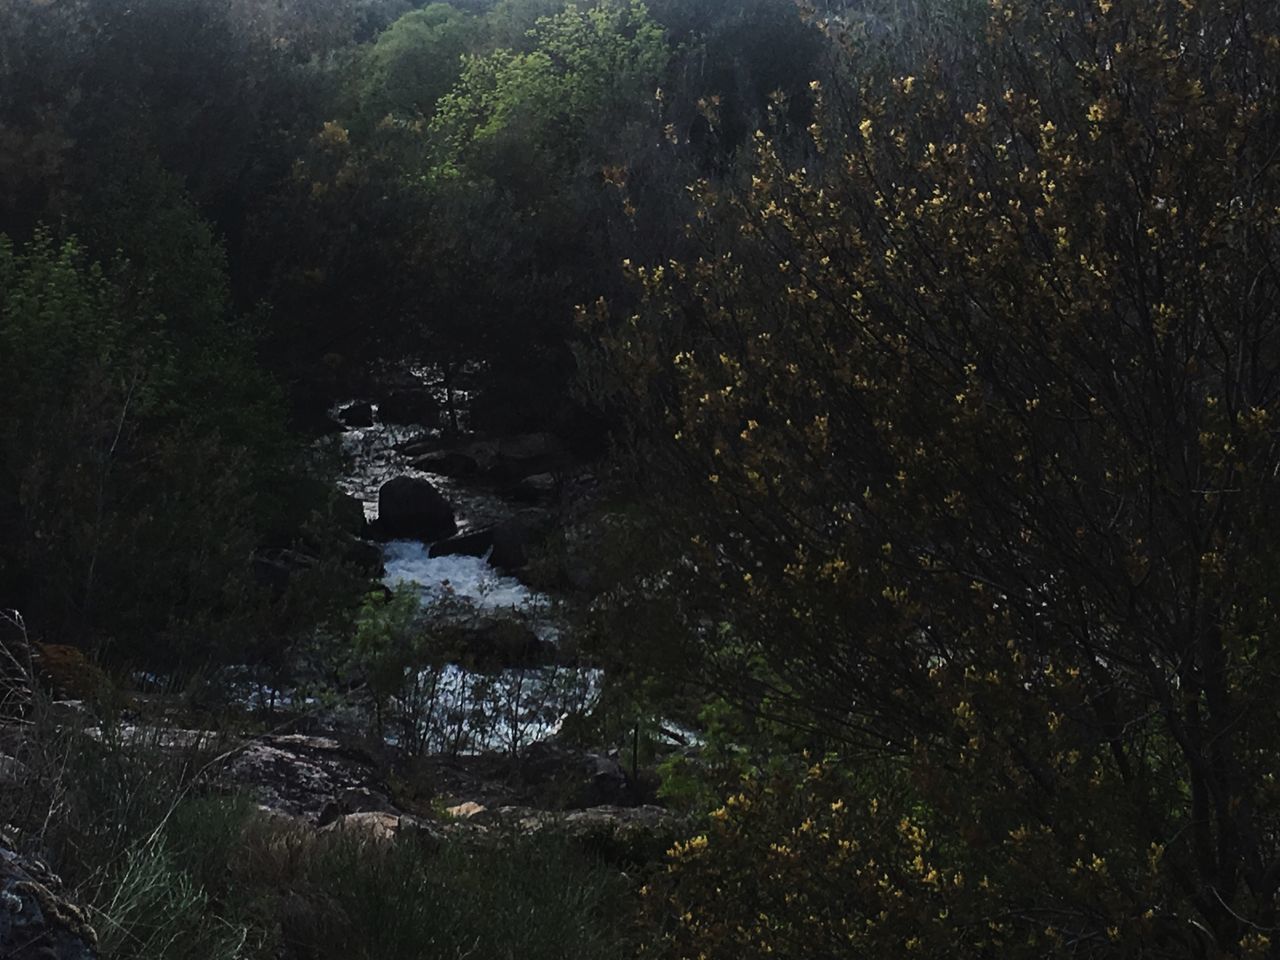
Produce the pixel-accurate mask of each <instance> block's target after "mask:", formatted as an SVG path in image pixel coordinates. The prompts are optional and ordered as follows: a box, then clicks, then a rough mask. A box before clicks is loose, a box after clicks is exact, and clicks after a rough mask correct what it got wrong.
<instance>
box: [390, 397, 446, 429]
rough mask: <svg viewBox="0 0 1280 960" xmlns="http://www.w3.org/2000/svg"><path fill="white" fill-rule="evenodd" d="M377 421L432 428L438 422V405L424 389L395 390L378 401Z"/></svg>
mask: <svg viewBox="0 0 1280 960" xmlns="http://www.w3.org/2000/svg"><path fill="white" fill-rule="evenodd" d="M378 419H379V420H381V421H382V422H383V423H395V424H401V425H404V424H417V425H419V426H423V427H434V426H435V425H436V424H437V423H439V422H440V405H439V404H438V403H437V402H436V399H435V397H433V396H432V395H431V392H430V391H428V390H426V389H425V388H423V389H405V390H396V391H395V392H393V393H389V394H387V395H386V396H385V397H383V398H382V400H381V401H379V403H378Z"/></svg>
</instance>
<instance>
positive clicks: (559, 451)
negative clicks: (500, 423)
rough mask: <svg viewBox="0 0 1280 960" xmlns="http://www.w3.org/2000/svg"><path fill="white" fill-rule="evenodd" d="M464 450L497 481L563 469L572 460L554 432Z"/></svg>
mask: <svg viewBox="0 0 1280 960" xmlns="http://www.w3.org/2000/svg"><path fill="white" fill-rule="evenodd" d="M463 452H464V453H466V454H468V455H469V456H471V457H472V458H473V459H474V460H475V461H476V462H477V463H478V464H479V465H480V469H481V470H482V471H483V472H484V473H485V474H486V475H487V476H489V477H490V478H492V479H494V480H503V481H515V480H521V479H523V478H524V477H528V476H531V475H533V474H537V473H546V472H548V471H551V470H556V469H559V468H561V467H563V466H565V465H566V464H567V462H568V460H567V458H566V455H565V453H564V445H563V444H562V443H561V442H560V440H559V438H558V437H556V436H554V435H553V434H550V433H522V434H517V435H515V436H510V437H501V438H499V439H497V440H486V441H481V442H479V443H473V444H472V445H471V446H469V447H467V448H466V449H465V450H464V451H463Z"/></svg>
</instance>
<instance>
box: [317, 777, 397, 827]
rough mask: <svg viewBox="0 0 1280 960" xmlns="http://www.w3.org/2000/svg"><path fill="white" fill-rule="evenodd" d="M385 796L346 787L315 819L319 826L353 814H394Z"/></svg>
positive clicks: (368, 790) (373, 791) (371, 791)
mask: <svg viewBox="0 0 1280 960" xmlns="http://www.w3.org/2000/svg"><path fill="white" fill-rule="evenodd" d="M396 812H397V810H396V808H395V807H394V806H393V805H392V803H391V800H390V798H389V797H387V795H386V794H384V793H382V792H380V791H378V790H374V789H371V788H369V787H348V788H346V789H345V790H343V791H342V793H341V794H339V795H338V796H336V797H334V798H333V799H332V800H330V801H329V802H328V803H326V804H325V805H324V806H323V807H321V808H320V813H319V814H318V815H317V817H316V823H317V824H318V825H320V826H322V827H323V826H325V825H326V824H330V823H333V822H334V821H335V820H338V819H339V818H341V817H346V816H349V815H351V814H355V813H396Z"/></svg>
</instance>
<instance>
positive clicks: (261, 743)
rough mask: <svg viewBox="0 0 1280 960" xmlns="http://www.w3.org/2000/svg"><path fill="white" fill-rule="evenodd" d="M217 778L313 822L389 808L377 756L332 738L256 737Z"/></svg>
mask: <svg viewBox="0 0 1280 960" xmlns="http://www.w3.org/2000/svg"><path fill="white" fill-rule="evenodd" d="M221 783H222V784H223V785H224V786H226V787H228V788H232V789H235V790H238V791H244V792H247V793H248V794H250V795H251V796H252V797H254V798H255V799H256V800H257V801H258V802H259V803H260V804H262V806H264V807H265V808H267V809H268V810H273V811H275V812H277V813H284V814H288V815H290V816H293V817H300V818H302V819H303V820H307V821H310V822H312V823H322V822H330V821H332V820H334V819H336V818H337V817H339V816H343V815H345V814H348V813H357V812H361V813H362V812H368V811H386V810H392V809H394V807H393V806H392V804H391V800H390V798H389V796H388V795H387V791H386V790H385V788H384V787H383V784H382V780H381V778H380V766H379V763H378V761H377V760H376V759H375V758H374V757H373V756H371V755H370V754H369V753H367V752H366V751H365V750H363V749H361V748H359V747H356V746H355V745H353V744H350V743H343V742H340V741H338V740H336V739H333V738H331V737H314V736H307V735H304V734H279V735H266V736H261V737H258V738H257V739H256V740H254V741H252V742H251V743H249V744H247V745H246V746H245V747H244V748H243V749H242V750H240V751H239V752H238V753H237V754H236V755H235V757H234V758H233V759H232V760H231V761H230V763H228V765H227V767H226V769H225V770H224V771H223V772H222V774H221Z"/></svg>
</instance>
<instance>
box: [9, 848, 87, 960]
mask: <svg viewBox="0 0 1280 960" xmlns="http://www.w3.org/2000/svg"><path fill="white" fill-rule="evenodd" d="M97 947H98V938H97V936H96V935H95V934H94V932H93V928H92V927H91V926H89V922H88V920H87V919H86V918H85V915H84V913H83V912H82V911H81V910H80V908H79V907H77V906H76V905H75V904H73V903H71V902H70V901H69V900H67V899H66V897H65V896H64V895H63V893H62V881H61V880H59V879H58V877H57V876H56V875H55V874H53V873H52V872H51V871H50V870H49V868H48V867H46V866H45V865H44V864H42V863H39V862H37V861H35V860H31V859H28V858H26V857H22V856H20V855H19V854H18V853H16V852H14V851H13V850H11V849H9V848H8V847H7V846H2V845H0V957H5V958H6V960H95V958H96V957H97V956H98V949H97Z"/></svg>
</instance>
